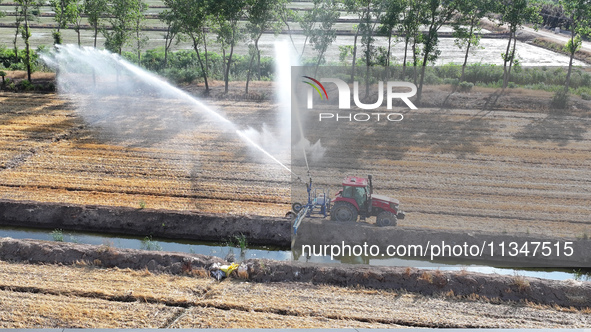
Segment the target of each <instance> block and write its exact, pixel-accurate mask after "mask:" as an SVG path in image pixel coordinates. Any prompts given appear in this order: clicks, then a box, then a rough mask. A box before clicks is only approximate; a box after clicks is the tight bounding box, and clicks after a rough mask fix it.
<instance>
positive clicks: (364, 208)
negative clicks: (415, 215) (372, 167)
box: [330, 175, 405, 226]
mask: <svg viewBox="0 0 591 332" xmlns="http://www.w3.org/2000/svg"><path fill="white" fill-rule="evenodd" d="M342 186H343V189H341V190H340V191H339V192H338V193H337V195H336V197H335V198H333V200H332V201H331V203H332V207H331V209H330V218H331V220H336V221H342V222H354V221H357V218H360V219H361V220H362V221H363V220H365V219H366V218H368V217H373V216H375V217H376V224H377V225H378V226H396V224H397V222H398V219H404V216H405V213H404V212H402V210H400V202H399V201H398V200H397V199H394V198H390V197H388V196H384V195H377V194H374V193H373V184H372V176H371V175H368V177H367V178H361V177H357V176H348V177H346V178H345V179H344V180H343V183H342Z"/></svg>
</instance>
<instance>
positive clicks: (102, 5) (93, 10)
mask: <svg viewBox="0 0 591 332" xmlns="http://www.w3.org/2000/svg"><path fill="white" fill-rule="evenodd" d="M108 9H109V7H108V5H107V0H84V11H83V13H84V14H85V15H86V17H87V18H88V24H90V26H91V27H92V28H93V30H94V44H93V45H94V47H95V48H96V40H97V37H98V33H99V29H100V23H101V19H102V17H103V16H105V15H106V14H107V12H108Z"/></svg>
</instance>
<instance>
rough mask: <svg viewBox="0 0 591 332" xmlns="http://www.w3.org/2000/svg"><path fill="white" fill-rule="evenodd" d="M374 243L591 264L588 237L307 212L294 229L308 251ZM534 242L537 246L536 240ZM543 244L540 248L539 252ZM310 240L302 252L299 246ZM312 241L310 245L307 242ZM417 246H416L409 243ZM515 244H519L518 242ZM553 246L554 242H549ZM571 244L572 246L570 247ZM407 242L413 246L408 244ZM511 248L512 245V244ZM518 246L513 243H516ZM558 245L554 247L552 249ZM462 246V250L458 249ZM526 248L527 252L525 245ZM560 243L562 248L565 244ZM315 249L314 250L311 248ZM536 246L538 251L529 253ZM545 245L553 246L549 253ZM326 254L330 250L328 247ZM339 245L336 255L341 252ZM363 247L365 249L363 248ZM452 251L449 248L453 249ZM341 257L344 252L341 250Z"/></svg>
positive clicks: (492, 260) (424, 251)
mask: <svg viewBox="0 0 591 332" xmlns="http://www.w3.org/2000/svg"><path fill="white" fill-rule="evenodd" d="M365 244H366V245H367V246H377V247H379V248H380V251H379V252H380V253H382V255H381V256H380V255H379V254H378V256H374V257H373V258H374V259H376V258H377V259H379V258H380V257H381V258H386V257H384V254H383V253H385V252H388V250H389V248H388V247H389V246H396V247H399V246H401V247H404V248H405V250H408V252H407V253H406V254H407V255H408V256H407V257H409V258H415V257H416V258H417V259H419V260H421V259H423V260H428V259H430V258H431V255H433V257H434V258H435V260H437V259H440V260H444V259H448V260H449V259H453V260H457V259H461V260H462V261H464V262H466V261H467V262H473V263H484V264H486V265H493V266H505V267H524V266H529V267H541V266H546V267H550V266H554V267H573V266H578V267H589V266H591V257H589V256H588V253H589V252H591V241H589V240H587V239H585V240H584V239H576V238H564V237H550V236H540V235H532V234H519V233H515V232H512V233H505V234H503V233H498V232H497V233H495V232H491V231H488V232H486V231H478V232H475V231H459V230H445V229H426V228H418V227H412V226H403V227H378V226H376V225H375V224H369V223H365V222H358V223H342V222H337V221H329V220H322V219H312V218H308V220H306V221H305V222H303V223H302V225H301V227H300V228H299V229H298V235H297V238H296V241H295V245H294V246H293V250H294V252H296V253H297V254H300V255H302V254H306V255H308V254H312V255H314V253H315V252H320V251H321V249H320V247H325V246H326V245H331V246H336V247H338V250H339V251H344V250H343V249H342V247H343V245H348V246H350V247H352V246H358V247H361V246H363V245H365ZM537 244H539V245H538V247H537V248H536V245H537ZM542 244H544V248H545V249H544V254H542V251H541V250H542V249H541V248H542ZM304 245H309V246H310V247H308V248H307V250H308V251H307V252H306V253H303V252H302V251H303V249H302V248H303V246H304ZM313 245H316V247H314V249H310V248H311V246H313ZM418 246H420V249H419V250H417V251H414V249H413V248H416V247H418ZM516 246H517V247H516ZM549 246H551V247H552V248H550V247H549ZM569 247H570V248H572V251H571V249H569ZM408 248H411V249H408ZM512 248H513V249H512ZM514 248H517V249H514ZM557 248H558V251H559V252H557V250H555V249H557ZM460 249H462V250H464V249H465V250H464V251H463V253H461V254H459V253H460ZM527 249H529V251H528V252H527V253H526V252H525V251H524V250H527ZM563 249H564V250H563ZM311 250H313V252H314V253H310V251H311ZM534 250H536V254H535V255H533V252H534ZM548 250H551V251H552V250H554V251H553V253H550V254H548ZM326 251H327V252H328V253H327V254H330V252H331V250H326ZM339 251H336V250H335V251H332V253H333V254H334V253H336V259H338V258H339V256H341V254H340V252H339ZM366 252H369V251H368V250H366ZM452 253H453V254H452ZM344 256H345V257H344V258H345V259H346V258H347V254H345V255H344Z"/></svg>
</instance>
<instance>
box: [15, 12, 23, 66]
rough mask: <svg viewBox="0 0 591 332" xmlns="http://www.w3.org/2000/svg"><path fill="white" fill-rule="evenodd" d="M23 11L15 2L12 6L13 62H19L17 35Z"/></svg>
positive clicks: (19, 30) (21, 22)
mask: <svg viewBox="0 0 591 332" xmlns="http://www.w3.org/2000/svg"><path fill="white" fill-rule="evenodd" d="M24 20H25V19H24V17H23V12H22V11H21V8H20V6H19V5H18V4H17V5H16V6H15V7H14V26H15V30H14V38H13V39H12V44H13V49H14V63H15V64H17V63H19V61H20V59H19V57H18V44H17V43H18V35H19V34H20V32H21V25H22V24H23V22H24Z"/></svg>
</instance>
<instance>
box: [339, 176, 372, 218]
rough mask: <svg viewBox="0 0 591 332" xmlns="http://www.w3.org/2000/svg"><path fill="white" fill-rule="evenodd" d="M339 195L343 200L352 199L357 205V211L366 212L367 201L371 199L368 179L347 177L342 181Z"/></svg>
mask: <svg viewBox="0 0 591 332" xmlns="http://www.w3.org/2000/svg"><path fill="white" fill-rule="evenodd" d="M340 193H341V197H343V198H349V199H353V201H354V202H355V203H356V205H357V210H360V211H366V210H367V205H368V204H367V203H368V199H369V198H370V197H371V187H370V184H369V181H368V179H365V178H360V177H356V176H348V177H346V178H345V179H344V180H343V189H342V190H341V192H340ZM351 203H353V202H351Z"/></svg>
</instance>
